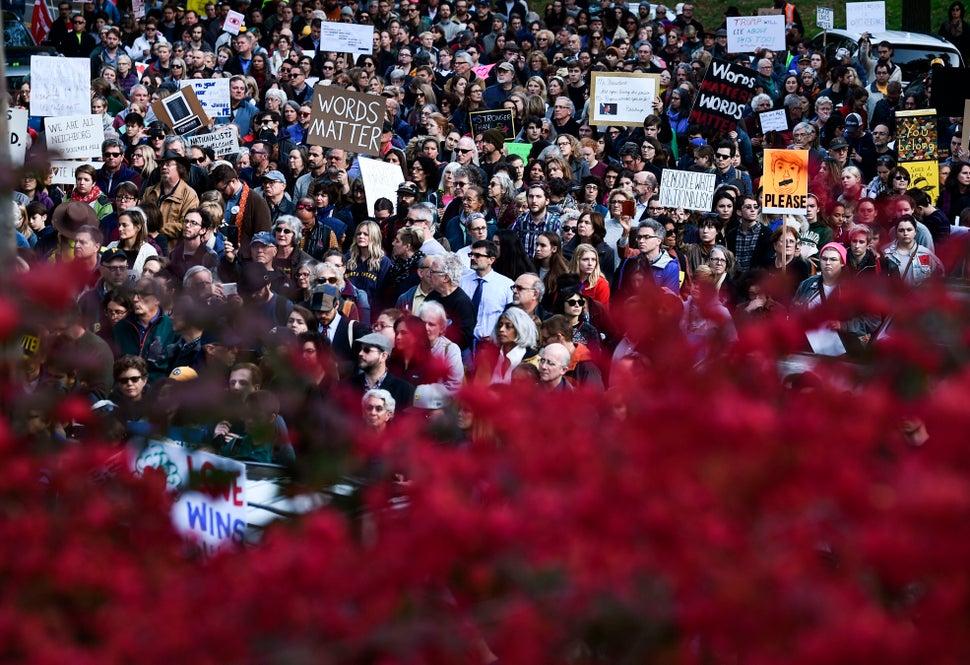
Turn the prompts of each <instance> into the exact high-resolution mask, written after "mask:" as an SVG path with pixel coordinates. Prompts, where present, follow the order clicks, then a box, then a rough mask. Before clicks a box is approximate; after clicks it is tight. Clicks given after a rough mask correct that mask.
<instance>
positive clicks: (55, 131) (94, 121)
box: [44, 114, 104, 159]
mask: <svg viewBox="0 0 970 665" xmlns="http://www.w3.org/2000/svg"><path fill="white" fill-rule="evenodd" d="M44 130H45V134H46V136H47V149H48V150H50V151H51V152H53V153H56V154H57V155H58V156H60V157H62V158H64V159H96V158H98V157H100V156H101V142H102V141H104V122H103V121H102V120H101V116H100V115H91V114H88V115H67V116H56V117H52V118H44Z"/></svg>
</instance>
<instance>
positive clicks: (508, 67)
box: [498, 62, 515, 74]
mask: <svg viewBox="0 0 970 665" xmlns="http://www.w3.org/2000/svg"><path fill="white" fill-rule="evenodd" d="M498 68H499V69H504V70H505V71H507V72H512V73H513V74H514V73H515V66H514V65H513V64H512V63H511V62H500V63H499V65H498Z"/></svg>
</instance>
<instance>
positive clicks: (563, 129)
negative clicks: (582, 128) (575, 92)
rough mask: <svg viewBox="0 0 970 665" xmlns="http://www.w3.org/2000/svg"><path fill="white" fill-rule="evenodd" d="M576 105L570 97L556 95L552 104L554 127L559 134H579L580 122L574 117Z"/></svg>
mask: <svg viewBox="0 0 970 665" xmlns="http://www.w3.org/2000/svg"><path fill="white" fill-rule="evenodd" d="M575 112H576V106H575V105H574V104H573V101H572V100H571V99H569V97H556V101H555V102H553V104H552V128H553V129H554V130H555V132H556V136H558V135H559V134H570V135H572V136H579V123H578V122H576V121H575V120H574V119H573V114H574V113H575Z"/></svg>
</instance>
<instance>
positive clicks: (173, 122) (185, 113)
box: [152, 87, 210, 135]
mask: <svg viewBox="0 0 970 665" xmlns="http://www.w3.org/2000/svg"><path fill="white" fill-rule="evenodd" d="M152 110H153V111H154V112H155V117H156V118H158V119H159V120H161V121H162V122H164V123H165V124H166V125H168V126H169V128H170V129H171V130H172V131H173V132H175V133H176V134H179V135H185V134H189V133H191V132H194V131H196V130H197V129H200V128H202V127H207V126H208V125H209V122H210V120H209V116H207V115H206V113H205V111H204V110H202V104H200V103H199V98H198V97H196V95H195V89H194V88H192V87H186V88H182V89H181V90H179V91H178V92H175V93H172V94H171V95H169V96H168V97H166V98H165V99H160V100H158V101H157V102H154V103H153V104H152Z"/></svg>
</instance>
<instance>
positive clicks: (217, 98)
mask: <svg viewBox="0 0 970 665" xmlns="http://www.w3.org/2000/svg"><path fill="white" fill-rule="evenodd" d="M190 86H191V88H192V90H194V91H195V97H196V99H198V100H199V106H201V107H202V110H203V111H204V112H205V114H206V115H207V116H209V117H210V118H229V117H231V116H232V111H231V110H230V108H229V79H227V78H226V79H188V80H187V81H182V87H183V88H188V87H190Z"/></svg>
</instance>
